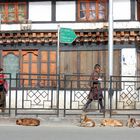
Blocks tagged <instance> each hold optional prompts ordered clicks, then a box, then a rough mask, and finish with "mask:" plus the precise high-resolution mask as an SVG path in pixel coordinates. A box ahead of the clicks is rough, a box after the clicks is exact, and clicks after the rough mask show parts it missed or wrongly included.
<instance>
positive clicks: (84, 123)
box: [80, 114, 95, 127]
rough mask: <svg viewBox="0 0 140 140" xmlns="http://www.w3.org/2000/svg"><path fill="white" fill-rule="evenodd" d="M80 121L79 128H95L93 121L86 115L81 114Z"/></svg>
mask: <svg viewBox="0 0 140 140" xmlns="http://www.w3.org/2000/svg"><path fill="white" fill-rule="evenodd" d="M80 119H81V124H80V126H81V127H94V126H95V122H94V121H93V120H91V119H90V118H88V117H87V115H86V114H82V115H81V116H80Z"/></svg>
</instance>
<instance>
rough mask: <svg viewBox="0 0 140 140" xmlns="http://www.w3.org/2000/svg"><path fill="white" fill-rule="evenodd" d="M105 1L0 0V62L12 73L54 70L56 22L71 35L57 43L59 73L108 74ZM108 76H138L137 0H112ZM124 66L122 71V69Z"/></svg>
mask: <svg viewBox="0 0 140 140" xmlns="http://www.w3.org/2000/svg"><path fill="white" fill-rule="evenodd" d="M108 8H109V0H69V1H66V0H52V1H51V0H41V1H39V0H1V1H0V14H1V25H0V30H1V31H0V66H1V67H4V70H5V72H7V73H11V74H12V77H13V78H15V77H16V73H26V74H37V73H38V74H56V67H57V64H56V63H57V60H56V59H57V56H56V55H57V36H58V34H57V30H58V25H60V27H64V28H71V29H73V30H74V31H75V33H76V34H77V36H78V37H77V38H76V40H75V41H74V42H73V43H72V44H64V43H63V44H62V43H60V73H62V74H63V73H64V74H80V73H82V74H90V73H91V71H92V69H93V66H94V64H95V63H99V64H101V66H102V67H103V72H104V73H106V75H108V16H109V10H108ZM113 19H114V53H113V56H114V62H113V64H114V66H113V67H114V73H113V74H114V75H138V74H140V66H139V65H138V64H139V61H140V53H139V52H140V51H139V43H140V30H139V28H140V22H139V20H140V1H139V0H113ZM126 70H127V71H126Z"/></svg>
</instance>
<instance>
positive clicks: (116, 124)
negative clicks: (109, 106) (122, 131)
mask: <svg viewBox="0 0 140 140" xmlns="http://www.w3.org/2000/svg"><path fill="white" fill-rule="evenodd" d="M101 126H113V127H122V126H123V123H122V122H121V121H119V120H115V119H104V120H102V121H101Z"/></svg>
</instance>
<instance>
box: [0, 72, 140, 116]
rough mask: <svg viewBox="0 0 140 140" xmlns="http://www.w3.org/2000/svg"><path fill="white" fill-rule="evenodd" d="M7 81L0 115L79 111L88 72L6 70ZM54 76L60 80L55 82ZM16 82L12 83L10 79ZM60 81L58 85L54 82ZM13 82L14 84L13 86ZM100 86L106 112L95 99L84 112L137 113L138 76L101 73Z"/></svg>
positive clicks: (139, 105) (139, 107) (139, 103)
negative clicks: (60, 72)
mask: <svg viewBox="0 0 140 140" xmlns="http://www.w3.org/2000/svg"><path fill="white" fill-rule="evenodd" d="M5 75H6V80H7V81H8V84H9V89H8V93H7V94H6V107H5V112H0V115H8V116H10V115H11V114H12V115H14V114H15V115H36V116H38V115H56V116H59V115H63V116H67V115H80V114H81V113H82V108H83V106H84V104H85V103H86V102H87V97H88V94H89V91H90V87H89V86H88V85H89V82H93V81H89V76H90V75H76V74H74V75H63V76H62V75H47V74H44V75H42V74H17V76H16V78H11V74H9V73H5ZM57 80H58V81H59V82H57ZM13 82H14V83H15V84H12V83H13ZM57 83H59V85H57ZM15 85H16V86H15ZM99 89H100V90H101V91H102V94H103V104H104V107H105V112H103V113H100V112H99V109H100V106H99V103H98V100H95V101H93V102H92V103H91V104H90V105H89V108H88V109H87V111H88V112H87V114H89V115H96V116H101V117H106V116H108V117H112V116H117V115H120V116H122V115H126V116H132V115H140V77H139V76H112V77H111V78H110V81H106V79H105V77H104V76H102V81H100V86H99Z"/></svg>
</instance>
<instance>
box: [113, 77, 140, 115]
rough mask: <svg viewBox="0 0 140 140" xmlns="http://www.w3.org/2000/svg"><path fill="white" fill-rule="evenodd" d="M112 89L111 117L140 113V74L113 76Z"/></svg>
mask: <svg viewBox="0 0 140 140" xmlns="http://www.w3.org/2000/svg"><path fill="white" fill-rule="evenodd" d="M110 91H112V92H111V94H110V95H111V96H110V117H111V116H115V115H127V116H133V115H140V77H139V76H112V77H111V79H110Z"/></svg>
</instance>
